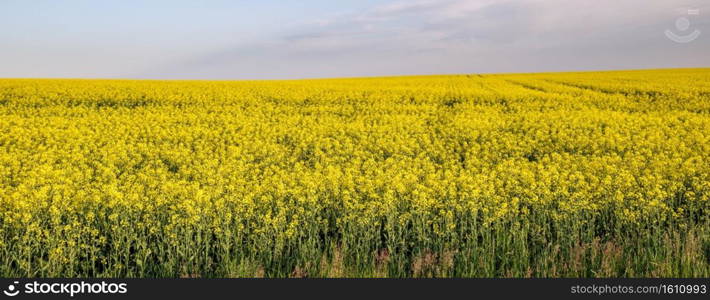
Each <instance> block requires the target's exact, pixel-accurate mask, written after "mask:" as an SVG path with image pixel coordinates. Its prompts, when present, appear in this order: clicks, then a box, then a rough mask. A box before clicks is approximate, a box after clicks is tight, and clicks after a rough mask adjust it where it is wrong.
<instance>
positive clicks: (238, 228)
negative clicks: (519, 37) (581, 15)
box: [0, 70, 710, 276]
mask: <svg viewBox="0 0 710 300" xmlns="http://www.w3.org/2000/svg"><path fill="white" fill-rule="evenodd" d="M0 114H1V115H2V117H1V118H0V222H1V224H0V235H2V236H3V237H4V238H3V239H2V240H0V243H2V244H0V249H3V250H5V252H4V253H7V254H2V255H5V257H0V260H3V261H5V262H3V264H5V265H6V267H3V269H2V272H3V274H20V275H22V276H24V275H28V276H34V275H52V274H64V275H66V276H75V275H81V274H97V275H100V274H105V275H111V274H113V275H119V276H122V275H125V274H134V275H140V274H143V273H140V272H146V273H145V274H150V268H149V267H145V266H143V265H142V264H144V263H147V262H153V263H156V261H157V260H160V258H161V257H163V256H161V255H164V254H165V253H183V252H181V251H183V250H184V251H185V252H187V253H188V254H185V257H188V258H185V259H184V260H181V262H180V263H181V264H183V265H188V266H189V265H190V263H191V260H190V259H191V258H189V257H190V255H189V252H190V251H195V253H227V252H230V251H237V250H235V249H242V248H240V247H241V246H238V245H246V246H244V248H249V249H253V251H251V252H249V251H246V250H244V251H243V253H242V254H240V255H252V256H256V255H258V253H262V252H268V253H272V254H274V255H278V253H292V252H289V251H295V250H293V247H301V246H303V245H308V243H314V245H315V244H322V243H326V242H332V243H337V244H357V241H361V242H363V243H365V244H366V243H375V244H377V245H375V246H373V247H380V248H381V247H392V248H393V249H394V248H396V247H397V245H405V244H406V243H416V244H417V245H422V247H433V246H432V245H437V244H442V245H444V246H443V247H452V246H451V245H456V244H457V243H462V241H463V240H464V239H466V231H465V230H467V229H466V228H471V227H477V228H485V227H486V226H491V225H492V224H495V223H497V222H503V221H506V222H507V221H511V220H513V221H514V220H535V218H541V217H542V216H543V215H544V217H545V218H549V220H550V221H551V222H566V221H567V220H573V219H580V220H581V219H584V220H592V219H595V220H601V218H603V220H609V222H610V223H608V225H609V226H616V227H621V226H638V225H644V224H655V223H658V222H666V221H673V222H679V223H682V222H684V220H689V219H693V218H697V215H706V214H707V211H708V210H707V209H708V203H709V199H708V197H709V196H710V163H708V162H710V70H673V71H644V72H603V73H567V74H534V75H484V76H480V75H462V76H423V77H393V78H373V79H332V80H307V81H253V82H250V81H239V82H229V81H120V80H116V81H114V80H100V81H99V80H21V79H16V80H15V79H7V80H0ZM612 224H613V225H612ZM616 227H615V228H616ZM383 234H384V237H383ZM207 241H208V242H209V243H208V242H207ZM294 245H297V246H294ZM199 247H206V248H204V249H203V248H199ZM303 247H305V246H303ZM181 249H182V250H181ZM161 251H163V252H161ZM246 252H248V254H244V253H246ZM8 255H12V257H9V256H8ZM219 255H221V254H218V255H215V256H214V257H221V256H219ZM225 255H227V254H225ZM285 255H286V254H285ZM211 257H212V256H211ZM181 259H182V258H181ZM209 259H214V258H206V259H205V260H200V264H202V263H205V261H208V260H209ZM215 260H218V259H215ZM8 262H9V263H8ZM215 263H216V261H215ZM176 265H179V264H176ZM201 267H203V266H197V267H195V269H197V270H201ZM126 268H133V269H128V270H126ZM141 268H143V269H141ZM108 269H111V270H112V271H111V272H114V273H110V272H109V271H105V270H108ZM122 269H123V270H124V271H120V270H122ZM138 269H140V270H142V271H136V270H138ZM102 272H104V273H102ZM107 272H109V273H107ZM174 272H175V274H179V273H181V272H189V270H188V271H185V270H177V269H176V270H174Z"/></svg>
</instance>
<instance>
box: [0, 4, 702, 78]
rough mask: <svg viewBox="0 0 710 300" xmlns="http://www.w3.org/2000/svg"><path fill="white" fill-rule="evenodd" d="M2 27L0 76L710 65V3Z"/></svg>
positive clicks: (232, 12) (42, 18) (260, 10)
mask: <svg viewBox="0 0 710 300" xmlns="http://www.w3.org/2000/svg"><path fill="white" fill-rule="evenodd" d="M0 28H2V29H0V78H135V79H297V78H326V77H363V76H389V75H427V74H471V73H511V72H547V71H582V70H613V69H648V68H678V67H710V1H707V0H574V1H569V0H337V1H326V0H301V1H291V0H280V1H273V0H260V1H256V0H252V1H241V0H232V1H222V0H202V1H183V0H151V1H144V0H121V1H95V0H33V1H27V0H0ZM669 34H670V35H669ZM674 40H675V41H674Z"/></svg>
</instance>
